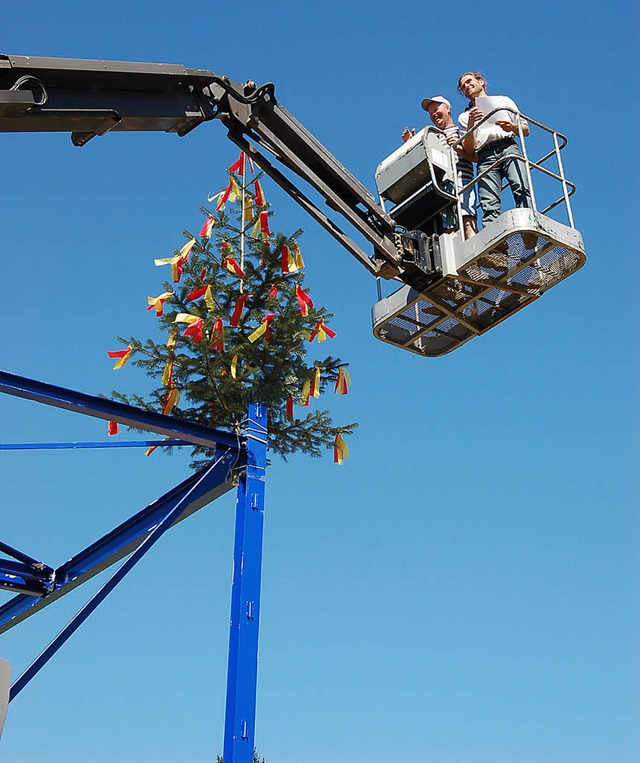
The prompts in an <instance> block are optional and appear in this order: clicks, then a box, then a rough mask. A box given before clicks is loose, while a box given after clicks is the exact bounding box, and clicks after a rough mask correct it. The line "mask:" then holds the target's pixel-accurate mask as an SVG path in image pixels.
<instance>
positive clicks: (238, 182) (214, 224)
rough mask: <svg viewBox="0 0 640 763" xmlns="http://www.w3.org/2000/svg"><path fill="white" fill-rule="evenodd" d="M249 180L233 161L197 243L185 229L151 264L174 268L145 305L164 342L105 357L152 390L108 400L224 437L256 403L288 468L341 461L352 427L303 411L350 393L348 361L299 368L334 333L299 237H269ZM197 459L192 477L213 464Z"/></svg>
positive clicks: (260, 200)
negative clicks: (178, 244)
mask: <svg viewBox="0 0 640 763" xmlns="http://www.w3.org/2000/svg"><path fill="white" fill-rule="evenodd" d="M247 175H248V173H247V166H246V159H245V157H244V155H242V154H241V157H240V159H239V160H238V162H236V163H235V164H234V165H233V166H232V167H230V168H229V185H228V187H227V188H226V190H225V191H223V192H221V194H218V195H217V196H216V197H213V198H210V199H209V201H210V202H211V201H216V200H217V205H216V208H215V209H209V208H207V207H201V208H200V209H201V211H202V213H203V214H204V216H205V221H204V224H203V226H202V228H201V230H200V233H199V234H198V235H194V234H193V233H192V232H191V231H188V230H185V231H184V235H185V237H186V239H187V243H186V244H185V245H184V246H183V247H182V249H180V250H179V251H177V250H176V251H174V255H173V257H170V258H166V259H161V260H156V264H157V265H168V266H170V267H171V272H172V280H173V282H171V283H170V282H165V283H164V292H163V293H162V294H160V295H158V296H157V297H149V299H148V302H149V308H148V309H150V310H151V309H152V308H155V311H156V315H157V319H158V322H159V327H160V329H161V330H162V331H163V332H164V333H165V335H167V337H168V338H167V339H165V340H163V341H160V342H158V341H156V340H155V339H151V338H149V339H146V340H143V341H141V340H138V339H136V338H134V337H130V338H128V339H123V338H122V337H118V339H119V341H121V342H123V343H125V344H127V346H128V347H127V350H125V351H122V352H120V353H110V355H112V356H119V357H120V358H121V360H120V361H119V363H116V367H118V366H121V365H123V364H124V362H126V360H128V358H129V357H132V358H133V363H134V364H135V365H137V366H139V367H141V368H143V369H144V370H145V372H146V373H147V375H148V376H149V377H151V378H152V379H153V380H155V381H156V382H159V385H158V386H156V387H155V388H154V389H153V390H152V391H151V392H150V393H149V394H148V395H147V396H140V395H127V394H123V393H119V392H115V391H114V392H113V397H114V398H115V399H117V400H121V401H123V402H128V403H133V404H135V405H137V406H140V407H144V408H147V409H149V410H160V411H162V412H163V413H171V414H172V415H174V416H178V417H180V418H184V419H188V420H190V421H196V422H199V423H203V424H208V425H210V426H213V427H216V428H221V429H230V430H232V431H240V430H241V427H242V424H243V421H244V419H245V417H246V413H247V408H248V405H249V403H250V402H261V403H264V404H265V405H266V406H267V408H268V411H269V419H268V429H269V439H268V445H269V449H270V451H272V452H274V453H278V454H279V455H281V456H282V457H283V458H285V459H286V457H287V456H288V455H289V454H292V453H295V452H297V451H301V452H303V453H308V454H309V455H311V456H319V455H321V452H322V450H323V449H325V448H331V447H334V448H336V450H334V454H336V460H338V461H339V462H341V461H342V455H343V454H344V453H345V451H346V444H345V443H344V440H342V435H344V434H351V432H352V431H353V429H354V428H355V427H356V426H357V424H355V423H351V424H347V425H344V426H336V425H334V423H333V420H332V417H331V415H330V413H329V411H328V410H317V409H314V410H309V403H310V401H313V400H314V398H316V397H319V396H320V394H321V393H322V392H324V391H325V390H326V389H327V388H328V387H329V386H330V385H334V387H335V391H337V392H339V393H345V392H346V391H347V389H348V382H349V377H348V374H347V373H346V366H347V364H346V363H344V362H342V361H341V360H340V359H339V358H334V357H332V356H327V357H325V358H324V359H322V360H313V361H310V360H308V359H307V353H308V351H309V350H310V349H311V348H312V347H314V346H316V345H315V344H314V343H315V342H324V340H326V339H327V337H331V336H332V335H333V331H332V330H331V328H330V326H329V322H330V319H331V317H332V314H331V313H328V312H327V311H326V309H325V308H324V307H317V306H315V305H314V304H313V301H312V299H311V296H310V294H309V292H308V290H305V289H304V286H303V284H304V273H303V269H302V268H303V262H302V257H301V254H300V249H299V245H298V238H299V236H300V234H301V233H302V231H301V230H297V231H295V232H294V233H292V234H291V235H286V234H284V233H271V231H270V218H271V215H272V213H271V211H270V205H269V204H267V203H266V201H265V199H264V194H263V191H262V187H261V184H260V176H259V175H257V176H254V177H253V178H252V179H251V181H250V182H249V181H248V179H247ZM319 346H322V347H324V346H326V345H324V344H322V345H319ZM298 406H301V408H298V411H300V412H301V415H299V416H296V415H295V411H296V408H297V407H298ZM193 453H194V455H196V456H199V457H200V458H199V459H197V460H196V461H194V463H193V464H192V466H194V467H199V466H201V465H202V464H203V460H202V457H203V456H204V459H205V460H206V458H207V457H208V456H210V455H211V452H210V451H208V450H207V449H206V448H203V447H196V448H194V450H193Z"/></svg>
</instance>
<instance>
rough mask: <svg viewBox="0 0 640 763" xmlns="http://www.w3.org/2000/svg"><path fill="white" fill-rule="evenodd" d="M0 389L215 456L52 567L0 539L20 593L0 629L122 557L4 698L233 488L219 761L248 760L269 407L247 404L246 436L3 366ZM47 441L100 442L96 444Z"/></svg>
mask: <svg viewBox="0 0 640 763" xmlns="http://www.w3.org/2000/svg"><path fill="white" fill-rule="evenodd" d="M0 392H2V393H5V394H9V395H14V396H17V397H22V398H26V399H28V400H34V401H36V402H39V403H44V404H46V405H52V406H55V407H57V408H64V409H66V410H69V411H75V412H77V413H82V414H84V415H87V416H94V417H97V418H102V419H107V420H111V421H118V422H119V423H121V424H124V425H126V426H131V427H135V428H136V429H141V430H146V431H149V432H154V433H156V434H159V435H163V436H164V437H166V438H169V439H167V440H160V441H148V440H144V441H140V442H138V443H137V444H138V445H148V444H150V443H151V442H154V443H155V444H159V445H165V444H167V445H177V444H181V445H202V446H205V447H207V448H210V449H211V450H212V451H213V453H214V455H213V457H212V458H211V461H210V463H209V464H208V465H207V466H206V467H205V468H204V469H202V470H200V471H199V472H197V473H195V474H193V475H191V476H190V477H188V478H187V479H186V480H184V481H183V482H181V483H180V484H179V485H176V487H174V488H173V489H172V490H169V491H168V492H167V493H165V494H164V495H163V496H161V497H160V498H158V499H157V500H155V501H153V502H152V503H151V504H149V505H148V506H147V507H146V508H144V509H142V511H139V512H138V513H137V514H134V515H133V516H132V517H130V518H129V519H128V520H126V521H125V522H123V523H122V524H121V525H119V526H118V527H116V528H115V529H113V530H112V531H111V532H109V533H107V534H106V535H104V536H103V537H102V538H99V539H98V540H97V541H95V542H94V543H92V544H91V545H90V546H88V547H87V548H85V549H83V550H82V551H80V552H79V553H77V554H76V555H75V556H73V557H72V558H71V559H69V560H68V561H67V562H65V563H64V564H62V565H61V566H60V567H57V568H55V567H53V566H50V565H48V564H45V563H43V562H41V561H39V560H37V559H33V558H32V557H30V556H29V555H28V554H25V553H24V552H22V551H19V550H18V549H15V548H13V547H12V546H10V545H9V544H8V543H5V542H3V541H0V555H3V556H0V589H4V590H9V591H13V592H15V593H16V595H15V596H14V597H13V598H12V599H10V600H9V601H8V602H6V603H5V604H4V605H3V606H0V634H1V633H4V632H5V631H7V630H9V629H10V628H13V627H14V626H15V625H17V624H18V623H20V622H22V621H23V620H25V619H26V618H28V617H30V616H31V615H34V614H35V613H36V612H38V611H39V610H41V609H43V608H44V607H46V606H48V605H49V604H52V603H53V602H54V601H56V600H57V599H59V598H61V597H62V596H64V595H65V594H67V593H69V592H70V591H72V590H73V589H74V588H77V587H78V586H79V585H81V584H82V583H84V582H85V581H87V580H89V579H90V578H92V577H93V576H94V575H97V574H98V573H99V572H101V571H102V570H104V569H106V568H107V567H110V566H111V565H113V564H115V563H116V562H118V561H120V560H123V559H124V561H123V562H122V564H121V565H120V566H119V567H118V568H117V569H116V570H115V572H114V573H113V574H112V575H111V577H110V578H109V579H108V580H107V581H106V583H104V585H103V586H102V587H101V588H100V589H99V590H98V591H97V593H95V594H94V595H93V596H92V597H91V599H89V601H88V602H87V603H86V604H85V605H84V606H83V607H82V608H81V609H80V610H79V611H78V612H77V613H76V614H75V615H74V617H73V618H72V619H71V620H70V621H69V623H67V625H66V626H65V627H64V628H63V629H62V630H61V631H60V633H58V635H57V636H56V637H55V638H54V639H53V640H52V641H51V643H50V644H49V645H48V646H47V647H46V648H45V649H44V650H43V651H42V652H41V654H40V655H38V657H37V658H36V659H35V660H34V661H33V662H32V663H31V665H30V666H29V667H28V668H27V669H26V670H25V671H24V672H23V673H22V674H21V675H20V676H18V678H16V679H15V681H14V682H13V683H12V685H11V691H10V701H11V700H13V699H15V697H16V696H17V695H18V694H19V693H20V692H21V691H22V689H23V688H24V687H25V686H26V685H27V684H28V683H29V681H31V679H32V678H33V677H34V676H35V675H36V674H37V673H38V671H40V670H41V669H42V668H43V667H44V665H45V664H46V663H47V662H48V661H49V660H50V659H51V657H52V656H53V655H54V654H55V653H56V652H57V651H58V649H60V647H61V646H62V645H63V644H64V643H65V642H66V641H67V640H68V639H69V638H70V637H71V635H72V634H73V633H74V632H75V631H76V630H77V629H78V628H79V627H80V625H81V624H82V623H83V622H84V621H85V620H86V619H87V617H89V615H90V614H91V613H92V612H93V611H94V610H95V609H96V607H97V606H98V605H99V604H100V603H101V602H102V601H103V600H104V599H105V598H106V596H108V594H109V593H110V592H111V591H112V590H113V589H114V588H115V587H116V586H117V585H118V583H119V582H120V581H121V580H122V579H123V578H124V577H125V576H126V574H127V573H128V572H129V571H130V570H131V569H132V568H133V567H134V566H135V565H136V564H137V562H138V561H139V560H140V559H141V558H142V557H143V556H144V554H146V553H147V551H149V550H150V549H151V547H152V546H153V545H154V544H155V543H156V542H157V541H158V540H159V539H160V537H161V536H162V535H163V534H164V533H165V532H166V531H167V530H168V529H169V528H171V527H172V526H173V525H175V524H176V523H177V522H180V521H182V520H183V519H185V518H186V517H188V516H189V515H190V514H193V513H194V512H195V511H198V510H199V509H201V508H202V507H203V506H206V505H207V504H209V503H210V502H211V501H213V500H215V499H216V498H218V497H220V496H221V495H223V494H224V493H226V492H228V491H229V490H231V489H233V488H234V487H235V488H236V489H237V500H236V529H235V542H234V556H233V581H232V590H231V630H230V637H229V663H228V674H227V701H226V715H225V726H224V747H223V754H224V760H225V763H252V761H253V748H254V735H255V711H256V685H257V673H258V626H259V615H260V583H261V573H262V532H263V518H264V493H265V481H266V452H267V412H266V409H265V407H264V406H262V405H260V404H251V405H250V406H249V410H248V415H247V422H246V426H245V427H244V430H243V433H242V434H241V435H235V434H232V433H230V432H225V431H221V430H217V429H213V428H211V427H207V426H204V425H202V424H196V423H192V422H188V421H183V420H180V419H176V418H174V417H172V416H165V415H162V414H159V413H154V412H151V411H146V410H144V409H141V408H136V407H135V406H131V405H125V404H124V403H118V402H115V401H112V400H107V399H105V398H101V397H96V396H93V395H87V394H84V393H81V392H77V391H75V390H70V389H66V388H63V387H56V386H54V385H51V384H46V383H43V382H39V381H35V380H33V379H27V378H25V377H22V376H17V375H15V374H10V373H7V372H6V371H0ZM52 445H53V447H90V446H91V445H96V446H99V444H97V443H96V444H93V443H52ZM11 447H12V448H15V447H20V446H15V445H14V446H11ZM24 447H29V444H24ZM7 557H9V558H7Z"/></svg>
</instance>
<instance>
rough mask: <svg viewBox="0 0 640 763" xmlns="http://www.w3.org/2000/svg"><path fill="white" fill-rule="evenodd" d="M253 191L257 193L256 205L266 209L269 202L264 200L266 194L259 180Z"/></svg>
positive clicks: (255, 183)
mask: <svg viewBox="0 0 640 763" xmlns="http://www.w3.org/2000/svg"><path fill="white" fill-rule="evenodd" d="M253 189H254V191H255V199H256V204H257V205H258V206H259V207H264V206H265V204H266V203H267V202H266V201H265V199H264V193H263V192H262V186H261V185H260V181H259V180H256V181H255V182H254V184H253Z"/></svg>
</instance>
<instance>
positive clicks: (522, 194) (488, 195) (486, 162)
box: [478, 138, 531, 227]
mask: <svg viewBox="0 0 640 763" xmlns="http://www.w3.org/2000/svg"><path fill="white" fill-rule="evenodd" d="M510 156H514V157H516V156H520V157H521V156H522V154H521V153H520V149H519V148H518V144H517V143H516V142H515V140H514V139H512V138H506V139H505V140H499V141H496V142H495V143H490V144H489V145H488V146H483V147H482V148H481V149H480V151H478V175H480V173H481V172H483V171H484V170H485V169H487V167H490V166H491V165H492V164H493V163H494V162H496V161H497V160H498V159H503V161H502V162H500V164H498V166H497V167H494V168H493V169H492V170H491V171H490V172H488V173H487V174H486V175H485V176H484V177H483V178H482V179H481V180H479V181H478V196H479V197H480V206H481V207H482V224H483V226H484V227H486V226H487V225H489V223H491V222H493V221H494V220H495V219H496V218H497V217H498V215H499V214H500V209H501V206H500V194H501V187H502V180H503V179H505V180H506V181H507V183H509V187H510V188H511V193H512V194H513V200H514V201H515V204H516V207H529V208H531V191H530V189H529V180H528V178H527V172H526V169H525V166H524V162H523V161H522V160H521V159H504V158H503V157H510Z"/></svg>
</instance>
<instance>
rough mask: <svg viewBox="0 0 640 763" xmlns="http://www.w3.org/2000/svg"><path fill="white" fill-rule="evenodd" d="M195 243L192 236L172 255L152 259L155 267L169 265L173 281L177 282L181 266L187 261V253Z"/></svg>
mask: <svg viewBox="0 0 640 763" xmlns="http://www.w3.org/2000/svg"><path fill="white" fill-rule="evenodd" d="M195 243H196V240H195V238H192V239H191V240H190V241H187V243H186V244H185V245H184V246H183V247H182V249H181V250H180V251H179V252H178V254H176V255H175V256H174V257H163V258H162V259H158V260H154V261H153V263H154V265H155V266H156V267H160V266H161V265H171V277H172V279H173V282H174V283H178V282H179V281H180V276H181V275H182V266H183V265H184V263H185V262H188V260H189V255H190V254H191V250H192V249H193V246H194V244H195Z"/></svg>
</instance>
